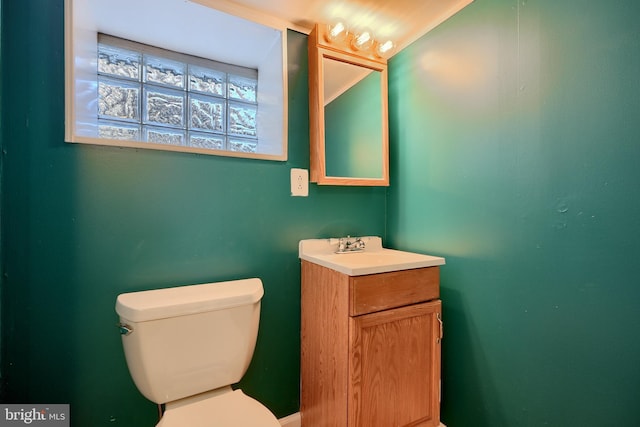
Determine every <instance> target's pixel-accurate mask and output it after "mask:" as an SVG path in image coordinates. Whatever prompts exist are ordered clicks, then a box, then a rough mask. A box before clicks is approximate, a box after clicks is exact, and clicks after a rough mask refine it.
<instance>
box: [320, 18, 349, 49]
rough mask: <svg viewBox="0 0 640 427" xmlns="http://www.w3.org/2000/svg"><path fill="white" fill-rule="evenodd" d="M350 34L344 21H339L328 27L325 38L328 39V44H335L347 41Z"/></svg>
mask: <svg viewBox="0 0 640 427" xmlns="http://www.w3.org/2000/svg"><path fill="white" fill-rule="evenodd" d="M348 33H349V30H348V28H347V26H346V25H345V23H344V21H342V20H339V21H336V22H335V23H334V24H328V25H327V33H326V36H325V38H326V39H327V41H328V42H330V43H335V42H339V41H344V40H346V38H347V34H348Z"/></svg>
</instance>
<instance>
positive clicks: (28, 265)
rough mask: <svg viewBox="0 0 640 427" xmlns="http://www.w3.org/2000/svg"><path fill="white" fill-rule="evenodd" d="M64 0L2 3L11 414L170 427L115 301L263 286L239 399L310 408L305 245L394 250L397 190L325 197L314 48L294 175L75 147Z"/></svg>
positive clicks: (293, 66)
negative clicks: (392, 215) (295, 179)
mask: <svg viewBox="0 0 640 427" xmlns="http://www.w3.org/2000/svg"><path fill="white" fill-rule="evenodd" d="M63 3H64V2H63V0H25V1H13V0H8V1H3V2H2V12H3V17H2V24H1V25H2V26H1V28H2V43H3V45H2V58H3V62H2V64H3V68H2V102H3V104H2V122H1V123H2V141H3V147H2V149H3V153H4V154H3V157H4V165H5V168H4V176H3V177H2V185H3V189H2V221H3V222H2V233H3V234H2V255H3V257H2V268H3V272H4V273H5V276H4V277H3V279H2V300H3V302H5V304H4V305H3V307H2V315H3V317H2V339H3V343H2V350H3V352H2V375H3V378H2V379H3V386H4V387H3V395H2V401H4V402H16V403H70V404H71V415H72V420H73V421H72V425H74V426H78V427H85V426H92V427H98V426H113V425H121V426H125V427H142V426H152V425H155V420H156V409H155V406H154V405H153V404H152V403H150V402H148V401H147V400H145V399H144V398H143V397H142V396H141V395H140V394H139V393H138V391H137V390H136V388H135V386H134V384H133V382H132V381H131V379H130V377H129V373H128V371H127V367H126V364H125V360H124V357H123V353H122V345H121V342H120V336H119V334H118V330H117V328H116V326H115V325H116V322H117V321H118V318H117V315H116V313H115V311H114V306H115V300H116V296H117V295H118V294H120V293H122V292H129V291H136V290H142V289H151V288H161V287H168V286H174V285H182V284H189V283H201V282H207V281H221V280H231V279H241V278H246V277H260V278H261V279H262V281H263V283H264V287H265V297H264V299H263V305H262V319H261V324H260V331H259V336H258V343H257V348H256V352H255V356H254V359H253V362H252V365H251V366H250V368H249V371H248V373H247V375H246V377H245V379H244V380H243V381H242V383H241V384H240V385H241V387H242V388H243V390H245V392H246V393H247V394H250V395H252V396H254V397H256V398H257V399H259V400H260V401H262V402H264V403H265V404H266V405H267V406H268V407H269V408H270V409H271V410H273V412H274V413H275V414H276V415H277V416H278V417H282V416H285V415H288V414H290V413H293V412H297V411H298V408H299V394H298V388H299V374H298V372H299V350H300V345H299V333H300V332H299V331H300V325H299V318H300V305H299V299H300V290H299V289H300V264H299V260H298V257H297V253H298V252H297V251H298V247H297V245H298V241H299V240H301V239H305V238H314V237H328V236H336V235H346V234H351V235H384V221H385V218H384V206H385V194H386V190H385V189H379V188H337V187H334V188H331V187H318V186H315V185H312V186H311V188H310V191H309V192H310V194H309V197H307V198H303V197H291V196H290V185H289V174H290V169H291V168H294V167H295V168H308V167H309V148H308V145H309V138H308V135H309V124H308V102H309V101H308V95H307V93H308V86H307V65H306V64H307V56H306V55H307V54H306V49H307V43H306V36H303V35H300V34H298V33H295V32H289V34H288V47H289V48H288V56H289V75H288V77H289V160H288V161H287V162H268V161H258V160H246V159H233V158H224V157H216V156H203V155H193V154H180V153H170V152H162V151H152V150H135V149H118V148H109V147H99V146H89V145H74V144H67V143H65V142H64V58H63V46H64V44H63Z"/></svg>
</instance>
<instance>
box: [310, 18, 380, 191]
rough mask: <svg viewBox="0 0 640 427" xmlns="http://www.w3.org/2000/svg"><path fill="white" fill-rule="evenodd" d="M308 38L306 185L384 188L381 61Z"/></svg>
mask: <svg viewBox="0 0 640 427" xmlns="http://www.w3.org/2000/svg"><path fill="white" fill-rule="evenodd" d="M322 31H323V26H320V25H316V27H315V29H314V30H313V31H312V33H311V34H310V35H309V90H310V93H309V101H310V108H309V115H310V131H311V135H310V141H311V181H312V182H317V183H318V184H323V185H369V186H387V185H389V171H388V124H387V64H386V60H384V59H382V58H377V57H373V56H371V57H369V56H368V55H365V54H362V53H360V52H357V51H354V50H353V49H351V48H350V47H349V46H348V45H347V44H345V45H342V46H340V45H336V44H335V43H328V42H326V40H325V39H324V38H323V37H322Z"/></svg>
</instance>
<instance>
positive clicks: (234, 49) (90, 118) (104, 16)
mask: <svg viewBox="0 0 640 427" xmlns="http://www.w3.org/2000/svg"><path fill="white" fill-rule="evenodd" d="M200 3H201V1H198V2H194V1H189V0H163V1H162V2H158V1H157V0H135V1H131V0H65V54H66V100H65V101H66V102H65V109H66V111H65V121H66V123H65V125H66V126H65V139H66V141H67V142H72V143H84V144H98V145H109V146H118V147H132V148H146V149H157V150H168V151H182V152H193V153H200V154H211V155H222V156H230V157H245V158H256V159H263V160H277V161H285V160H287V73H286V72H285V71H286V63H287V59H286V24H284V23H281V22H275V21H274V20H270V21H269V22H256V20H255V19H253V18H254V17H251V18H252V20H249V19H245V18H241V17H238V16H235V15H232V14H230V13H226V12H221V11H220V10H216V9H214V8H212V7H208V6H209V5H207V6H204V5H203V4H200ZM159 23H162V25H158V24H159ZM98 33H106V34H111V35H113V36H116V37H121V38H124V39H128V40H133V41H136V42H139V43H144V44H148V45H152V46H157V47H159V48H163V49H167V50H172V51H176V52H182V53H185V54H188V55H193V56H199V57H203V58H208V59H212V60H215V61H219V62H226V63H230V64H234V65H239V66H242V67H247V68H254V69H257V70H258V88H259V89H258V132H259V137H258V152H257V153H245V152H236V151H224V150H209V149H202V148H195V147H184V146H170V145H163V144H152V143H147V142H141V141H137V142H136V141H119V140H111V139H105V138H99V137H98V133H97V107H96V104H97V58H98Z"/></svg>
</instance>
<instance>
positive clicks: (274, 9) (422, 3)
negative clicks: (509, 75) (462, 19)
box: [194, 0, 473, 52]
mask: <svg viewBox="0 0 640 427" xmlns="http://www.w3.org/2000/svg"><path fill="white" fill-rule="evenodd" d="M194 1H196V2H197V3H201V4H205V5H209V6H211V7H214V8H216V9H218V10H221V11H223V12H228V13H232V14H235V15H238V16H242V17H244V18H248V19H253V20H256V21H258V22H261V23H264V24H271V25H272V26H273V25H277V26H280V27H288V28H292V29H294V30H297V31H301V32H304V33H309V31H311V29H312V28H313V26H314V24H315V23H317V22H319V23H328V22H332V21H334V20H335V19H336V18H342V19H344V20H346V21H347V22H348V23H349V24H350V25H351V26H354V27H358V26H364V27H368V28H369V29H371V30H372V31H373V33H374V35H375V37H376V38H378V39H391V40H393V41H394V42H395V43H396V46H397V47H398V49H397V50H396V52H398V51H400V50H402V49H403V48H405V47H406V46H408V45H409V44H410V43H412V42H413V41H415V40H416V39H418V38H419V37H421V36H422V35H424V34H425V33H427V32H428V31H430V30H431V29H433V28H434V27H435V26H437V25H439V24H440V23H442V22H443V21H445V20H446V19H447V18H449V17H450V16H452V15H454V14H455V13H456V12H458V11H459V10H461V9H462V8H464V7H465V6H466V5H468V4H469V3H471V2H472V1H473V0H194Z"/></svg>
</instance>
